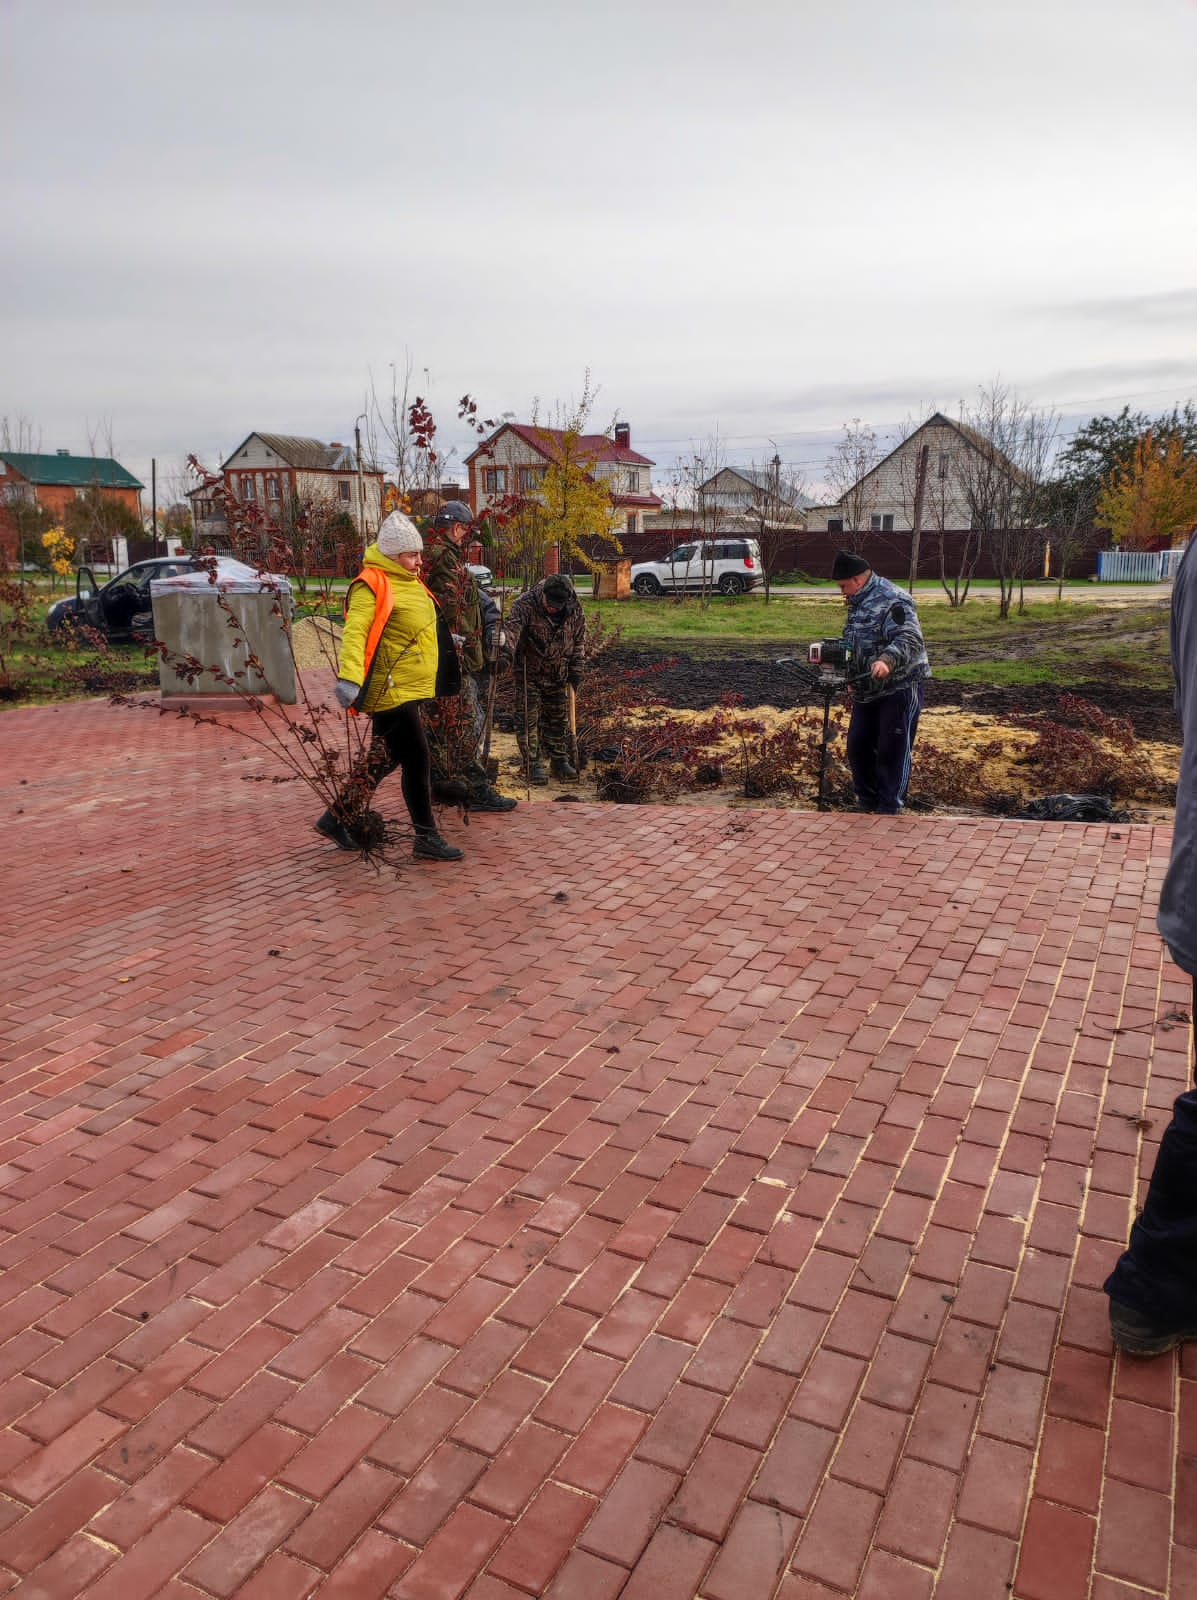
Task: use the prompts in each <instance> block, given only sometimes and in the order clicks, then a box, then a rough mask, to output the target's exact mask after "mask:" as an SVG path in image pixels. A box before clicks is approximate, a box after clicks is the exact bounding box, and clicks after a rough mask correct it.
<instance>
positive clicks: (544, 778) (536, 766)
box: [528, 761, 549, 784]
mask: <svg viewBox="0 0 1197 1600" xmlns="http://www.w3.org/2000/svg"><path fill="white" fill-rule="evenodd" d="M548 781H549V772H548V768H547V767H546V766H545V764H544V762H543V761H534V762H533V763H532V765H531V766H530V767H529V768H528V782H529V783H535V784H545V783H548Z"/></svg>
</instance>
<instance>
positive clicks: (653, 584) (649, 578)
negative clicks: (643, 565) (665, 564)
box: [632, 572, 661, 595]
mask: <svg viewBox="0 0 1197 1600" xmlns="http://www.w3.org/2000/svg"><path fill="white" fill-rule="evenodd" d="M632 588H633V589H634V590H635V591H636V593H637V594H644V595H652V594H660V592H661V585H660V584H659V583H658V582H657V580H656V579H655V578H654V577H653V575H652V573H651V572H642V573H641V574H640V576H639V577H638V578H637V579H636V581H635V583H634V584H633V585H632Z"/></svg>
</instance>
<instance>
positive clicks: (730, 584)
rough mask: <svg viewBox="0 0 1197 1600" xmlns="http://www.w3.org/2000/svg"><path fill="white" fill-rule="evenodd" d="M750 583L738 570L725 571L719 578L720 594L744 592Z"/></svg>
mask: <svg viewBox="0 0 1197 1600" xmlns="http://www.w3.org/2000/svg"><path fill="white" fill-rule="evenodd" d="M747 587H748V585H747V583H745V581H744V579H743V578H741V577H740V575H739V573H736V572H725V573H724V574H723V576H722V577H721V578H720V580H719V593H720V594H743V593H744V591H745V589H747Z"/></svg>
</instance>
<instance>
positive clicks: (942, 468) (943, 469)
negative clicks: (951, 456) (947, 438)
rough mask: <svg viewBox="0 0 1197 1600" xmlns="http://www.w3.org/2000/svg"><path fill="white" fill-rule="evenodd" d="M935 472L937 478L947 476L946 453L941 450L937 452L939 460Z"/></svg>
mask: <svg viewBox="0 0 1197 1600" xmlns="http://www.w3.org/2000/svg"><path fill="white" fill-rule="evenodd" d="M935 471H936V474H937V476H939V477H941V478H946V477H947V475H948V452H947V451H946V450H941V451H940V452H939V460H938V461H937V462H936V464H935Z"/></svg>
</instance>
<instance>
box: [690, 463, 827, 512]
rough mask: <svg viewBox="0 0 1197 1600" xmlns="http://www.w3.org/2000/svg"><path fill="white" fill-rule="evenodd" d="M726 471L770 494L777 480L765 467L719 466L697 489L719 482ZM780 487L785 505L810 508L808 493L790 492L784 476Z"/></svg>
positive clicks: (801, 509) (800, 508) (804, 509)
mask: <svg viewBox="0 0 1197 1600" xmlns="http://www.w3.org/2000/svg"><path fill="white" fill-rule="evenodd" d="M728 472H730V473H731V475H732V477H734V478H740V479H741V480H742V481H743V482H744V483H746V484H747V485H748V486H749V488H752V489H760V490H763V491H764V493H766V494H772V493H773V491H774V489H775V488H776V486H777V482H778V480H777V479H776V478H775V477H774V475H773V473H772V472H771V471H770V470H769V469H768V468H766V467H720V468H719V471H718V472H716V473H713V474H712V475H711V477H709V478H707V479H706V480H705V482H703V483H700V484H699V486H698V487H699V489H700V490H702V489H712V488H713V487H714V485H716V484H717V483H718V482H719V479H720V478H722V477H723V476H724V474H725V473H728ZM781 487H782V489H783V491H785V493H784V499H785V504H786V505H788V506H791V507H793V508H794V509H796V510H799V511H807V510H809V509H810V506H811V501H810V498H809V496H808V495H805V494H797V493H791V492H790V485H789V484H788V481H787V480H786V479H785V478H782V479H781ZM714 492H715V493H716V494H718V493H719V490H718V489H715V491H714Z"/></svg>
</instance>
